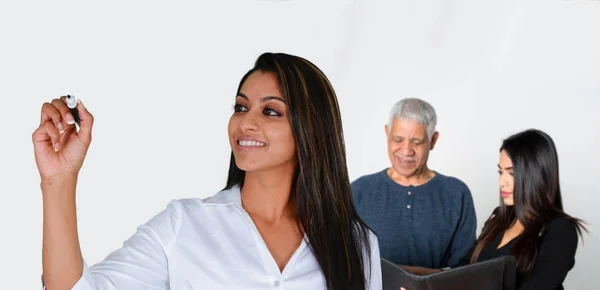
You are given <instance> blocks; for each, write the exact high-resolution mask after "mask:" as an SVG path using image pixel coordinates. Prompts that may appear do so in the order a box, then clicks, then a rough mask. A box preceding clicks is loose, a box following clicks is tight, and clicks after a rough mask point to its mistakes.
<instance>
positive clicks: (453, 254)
mask: <svg viewBox="0 0 600 290" xmlns="http://www.w3.org/2000/svg"><path fill="white" fill-rule="evenodd" d="M476 230H477V217H476V214H475V206H474V205H473V197H472V196H471V191H470V190H469V188H468V187H467V186H466V185H465V189H464V191H463V195H462V204H461V215H460V219H459V222H458V227H457V228H456V231H455V233H454V237H453V238H452V243H451V245H450V248H449V255H448V256H447V257H448V260H447V263H446V266H450V267H455V266H457V265H458V264H459V263H460V262H461V259H462V258H464V257H465V256H466V255H468V253H469V251H470V249H471V248H472V247H473V244H474V242H475V231H476Z"/></svg>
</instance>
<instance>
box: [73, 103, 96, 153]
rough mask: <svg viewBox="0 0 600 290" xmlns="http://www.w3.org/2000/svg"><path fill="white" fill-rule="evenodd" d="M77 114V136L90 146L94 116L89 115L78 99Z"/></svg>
mask: <svg viewBox="0 0 600 290" xmlns="http://www.w3.org/2000/svg"><path fill="white" fill-rule="evenodd" d="M77 112H78V113H79V119H80V123H79V133H77V135H78V136H79V138H81V140H82V141H83V142H85V143H86V144H88V145H89V144H90V142H91V140H92V126H93V125H94V116H92V114H90V112H89V111H88V110H87V108H86V107H85V106H84V105H83V102H81V100H80V99H78V100H77Z"/></svg>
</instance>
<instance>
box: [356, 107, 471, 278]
mask: <svg viewBox="0 0 600 290" xmlns="http://www.w3.org/2000/svg"><path fill="white" fill-rule="evenodd" d="M436 123H437V116H436V112H435V110H434V109H433V107H432V106H431V105H430V104H429V103H427V102H425V101H423V100H420V99H416V98H408V99H403V100H401V101H399V102H397V103H396V104H395V105H394V107H393V108H392V111H391V113H390V119H389V123H388V124H387V125H386V126H385V133H386V135H387V143H388V155H389V158H390V161H391V163H392V166H391V167H389V168H386V169H384V170H382V171H380V172H377V173H374V174H370V175H366V176H362V177H360V178H358V179H357V180H356V181H354V182H353V183H352V191H353V193H354V202H355V205H356V208H357V210H358V213H359V215H360V216H361V218H362V219H363V220H364V221H365V222H366V223H367V225H368V226H369V227H371V229H372V230H373V231H374V232H375V233H376V234H377V235H378V238H379V251H380V253H381V257H382V258H384V259H387V260H389V261H391V262H394V263H396V264H399V265H406V266H420V267H426V268H439V269H441V268H445V267H451V266H454V265H455V264H457V263H458V262H459V260H460V259H461V258H462V257H464V256H465V255H467V253H468V251H469V249H470V248H471V247H472V246H473V243H474V241H475V230H476V227H477V220H476V216H475V208H474V206H473V198H472V196H471V192H470V190H469V188H468V187H467V185H466V184H465V183H464V182H462V181H460V180H459V179H457V178H454V177H450V176H445V175H443V174H441V173H439V172H436V171H434V170H431V169H429V167H427V159H428V157H429V151H431V150H432V149H433V148H434V146H435V143H436V141H437V140H438V137H439V133H438V132H436V131H435V126H436Z"/></svg>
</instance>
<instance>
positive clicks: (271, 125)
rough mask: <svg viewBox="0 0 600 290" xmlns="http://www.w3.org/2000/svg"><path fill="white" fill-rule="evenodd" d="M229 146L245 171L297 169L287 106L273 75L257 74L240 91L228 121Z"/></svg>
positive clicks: (257, 72)
mask: <svg viewBox="0 0 600 290" xmlns="http://www.w3.org/2000/svg"><path fill="white" fill-rule="evenodd" d="M228 131H229V144H230V146H231V150H232V151H233V155H234V157H235V163H236V165H237V167H238V168H240V169H241V170H244V171H246V172H251V171H264V170H270V169H277V168H285V169H286V170H289V169H291V168H294V167H295V166H296V163H297V161H296V145H295V139H294V135H293V132H292V127H291V124H290V118H289V115H288V108H287V105H286V103H285V101H284V99H283V97H282V94H281V92H280V90H279V83H278V81H277V77H276V76H275V74H273V73H269V72H262V71H256V72H254V73H252V74H251V75H250V76H248V78H247V79H246V81H245V82H244V83H243V85H242V86H241V88H240V91H239V93H238V95H237V96H236V99H235V106H234V113H233V115H232V116H231V118H230V119H229V127H228Z"/></svg>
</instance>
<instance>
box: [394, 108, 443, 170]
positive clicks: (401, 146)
mask: <svg viewBox="0 0 600 290" xmlns="http://www.w3.org/2000/svg"><path fill="white" fill-rule="evenodd" d="M391 124H392V128H391V131H390V130H389V129H390V128H389V127H388V126H387V125H386V127H385V132H386V135H387V141H388V156H389V158H390V161H391V163H392V168H393V169H394V171H395V173H396V174H397V175H399V176H401V177H403V178H411V177H413V176H415V175H418V174H420V173H422V172H423V171H424V170H426V169H427V160H428V158H429V151H430V150H432V149H433V147H434V146H435V143H436V141H437V138H438V133H437V132H435V133H434V134H433V136H432V138H431V140H430V139H429V138H428V135H427V128H426V127H425V126H423V125H421V124H419V123H417V122H415V121H412V120H403V119H394V120H393V121H392V123H391Z"/></svg>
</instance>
